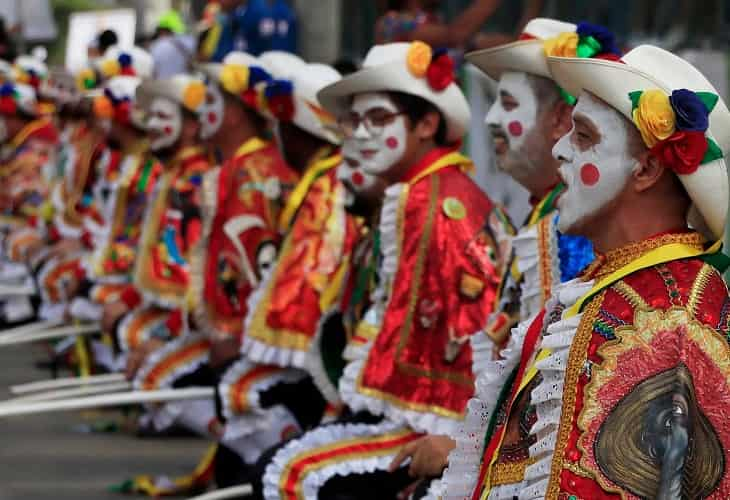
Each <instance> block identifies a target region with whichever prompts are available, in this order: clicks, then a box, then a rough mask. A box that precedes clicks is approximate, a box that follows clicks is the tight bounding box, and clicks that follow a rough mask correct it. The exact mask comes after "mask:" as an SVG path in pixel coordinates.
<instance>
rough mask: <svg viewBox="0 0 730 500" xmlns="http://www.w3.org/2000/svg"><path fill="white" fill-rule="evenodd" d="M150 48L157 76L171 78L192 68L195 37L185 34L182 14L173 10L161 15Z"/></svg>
mask: <svg viewBox="0 0 730 500" xmlns="http://www.w3.org/2000/svg"><path fill="white" fill-rule="evenodd" d="M149 50H150V54H151V55H152V58H153V59H154V61H155V77H156V78H160V79H164V78H170V77H171V76H174V75H177V74H179V73H185V72H186V71H187V70H188V69H190V64H191V62H192V59H193V57H194V55H195V38H194V37H192V36H189V35H186V34H185V23H183V20H182V19H181V18H180V14H178V13H177V12H176V11H174V10H171V11H169V12H166V13H165V14H163V15H162V17H160V20H159V21H158V23H157V28H156V29H155V34H154V37H153V39H152V43H150V46H149Z"/></svg>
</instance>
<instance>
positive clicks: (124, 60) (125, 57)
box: [117, 52, 132, 67]
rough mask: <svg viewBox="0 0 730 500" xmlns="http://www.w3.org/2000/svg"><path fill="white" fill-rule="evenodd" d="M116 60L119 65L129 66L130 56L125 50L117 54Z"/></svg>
mask: <svg viewBox="0 0 730 500" xmlns="http://www.w3.org/2000/svg"><path fill="white" fill-rule="evenodd" d="M117 61H119V65H120V66H122V67H125V66H129V65H130V64H132V56H130V55H129V54H127V53H126V52H123V53H121V54H119V57H118V58H117Z"/></svg>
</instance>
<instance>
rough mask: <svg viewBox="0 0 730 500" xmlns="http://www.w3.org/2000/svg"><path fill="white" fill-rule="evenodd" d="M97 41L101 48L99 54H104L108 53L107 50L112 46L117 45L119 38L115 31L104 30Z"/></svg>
mask: <svg viewBox="0 0 730 500" xmlns="http://www.w3.org/2000/svg"><path fill="white" fill-rule="evenodd" d="M96 40H97V44H98V46H99V53H101V54H103V53H104V52H106V49H108V48H109V47H111V46H112V45H116V44H117V42H118V41H119V37H118V36H117V33H116V32H115V31H114V30H104V31H102V32H101V33H99V36H98V37H97V39H96Z"/></svg>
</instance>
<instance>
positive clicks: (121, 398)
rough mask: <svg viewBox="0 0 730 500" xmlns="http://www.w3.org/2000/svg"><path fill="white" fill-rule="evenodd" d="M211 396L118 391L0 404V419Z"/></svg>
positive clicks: (200, 391)
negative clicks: (56, 399) (51, 399)
mask: <svg viewBox="0 0 730 500" xmlns="http://www.w3.org/2000/svg"><path fill="white" fill-rule="evenodd" d="M213 397H215V389H214V388H213V387H188V388H185V389H162V390H159V391H132V392H124V393H121V394H104V395H101V396H87V397H81V398H71V399H62V400H60V401H38V402H32V403H18V404H12V405H6V406H2V407H0V418H3V417H13V416H19V415H36V414H40V413H51V412H60V411H73V410H83V409H86V408H105V407H109V406H126V405H136V404H142V403H166V402H171V401H187V400H192V399H207V398H213Z"/></svg>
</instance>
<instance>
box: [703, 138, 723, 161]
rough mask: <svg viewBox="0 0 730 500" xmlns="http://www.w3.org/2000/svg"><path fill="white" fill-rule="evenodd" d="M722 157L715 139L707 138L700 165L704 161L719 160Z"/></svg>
mask: <svg viewBox="0 0 730 500" xmlns="http://www.w3.org/2000/svg"><path fill="white" fill-rule="evenodd" d="M722 157H723V154H722V150H721V149H720V146H718V145H717V143H716V142H715V141H713V140H712V139H710V138H709V137H708V138H707V152H706V153H705V157H704V158H702V162H701V165H704V164H706V163H710V162H711V161H715V160H719V159H720V158H722Z"/></svg>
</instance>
